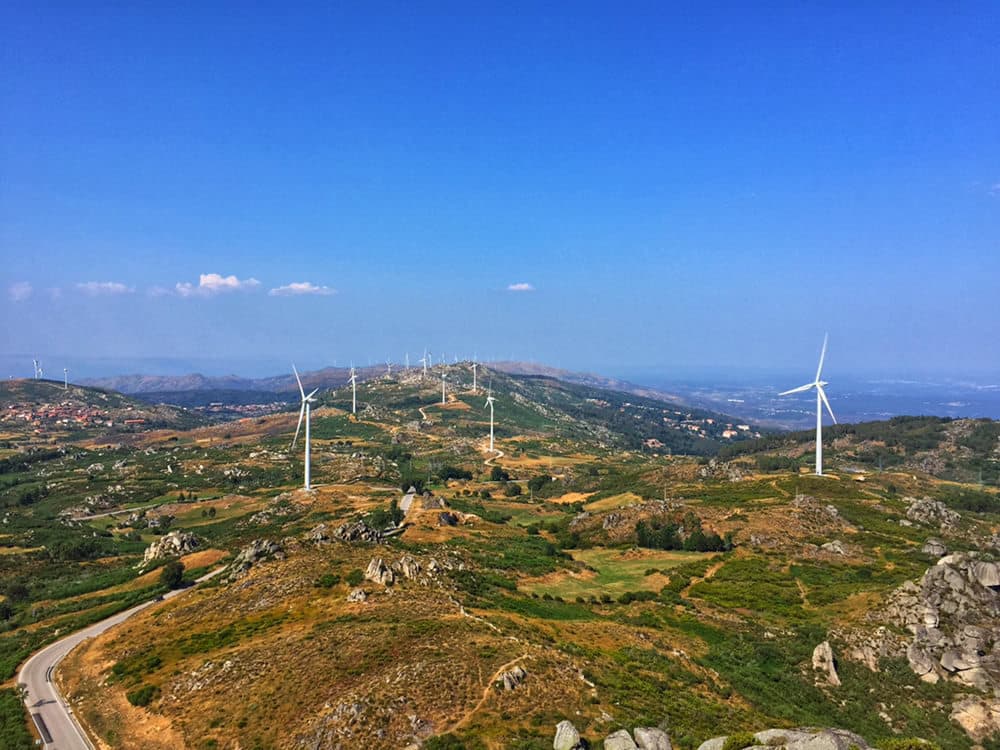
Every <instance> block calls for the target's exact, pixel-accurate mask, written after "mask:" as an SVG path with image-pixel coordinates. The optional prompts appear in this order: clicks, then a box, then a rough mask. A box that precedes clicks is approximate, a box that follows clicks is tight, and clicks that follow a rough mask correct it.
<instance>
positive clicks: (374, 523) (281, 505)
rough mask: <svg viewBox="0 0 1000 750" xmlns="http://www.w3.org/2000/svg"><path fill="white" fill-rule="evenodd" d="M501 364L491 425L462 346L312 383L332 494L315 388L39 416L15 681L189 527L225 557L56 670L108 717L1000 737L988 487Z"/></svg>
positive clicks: (25, 491) (129, 731) (334, 739)
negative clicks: (386, 371)
mask: <svg viewBox="0 0 1000 750" xmlns="http://www.w3.org/2000/svg"><path fill="white" fill-rule="evenodd" d="M442 372H444V374H445V375H446V376H447V379H446V385H447V389H448V390H447V399H446V403H444V404H441V403H440V394H441V390H440V387H441V386H440V383H441V374H442ZM482 374H483V371H481V375H482ZM491 375H492V386H493V392H494V394H495V395H496V398H497V402H496V427H497V429H496V438H497V443H496V447H497V453H496V454H493V455H491V454H489V453H488V450H487V447H488V444H487V440H486V436H487V433H488V419H489V413H488V411H486V410H485V409H484V408H483V402H484V400H485V394H484V393H482V392H481V391H480V392H478V393H472V392H471V373H468V372H467V369H466V368H464V367H461V366H459V367H448V368H445V369H436V371H435V372H434V373H432V374H431V375H430V376H428V378H426V380H424V379H421V377H420V374H419V373H410V374H409V375H407V374H402V375H401V376H400V377H396V376H394V377H393V378H386V377H384V376H383V377H381V378H376V379H373V380H371V381H368V382H366V383H363V384H361V385H360V386H359V388H358V414H357V415H356V416H353V415H351V414H350V413H349V407H350V391H349V390H346V389H344V388H339V389H336V390H334V391H332V392H330V391H326V392H321V393H320V394H319V397H320V402H319V403H318V404H317V405H316V409H315V411H314V414H313V423H312V426H313V429H312V438H313V454H312V458H313V465H312V469H313V481H314V483H315V489H313V490H312V491H309V492H306V491H303V490H301V489H299V487H300V486H301V478H302V443H301V442H300V443H299V446H298V447H297V448H296V450H295V452H294V453H290V452H289V443H290V441H291V436H292V433H293V432H294V429H295V423H296V419H297V416H298V414H297V412H295V411H285V412H280V413H275V414H269V415H265V416H261V417H254V418H245V419H239V420H234V421H229V422H226V423H224V424H218V425H205V426H199V427H196V428H193V429H169V430H156V431H149V432H145V433H142V434H139V435H136V436H135V438H134V439H133V440H131V441H126V442H116V443H113V444H106V443H96V444H87V443H84V444H79V445H75V446H72V447H71V448H70V449H67V450H61V451H58V450H57V451H48V452H24V451H23V449H25V448H26V447H29V446H30V444H29V441H28V439H27V438H21V439H14V440H13V441H12V445H13V448H12V450H14V451H17V452H18V455H19V456H20V459H19V460H18V461H15V462H11V463H10V464H9V465H8V466H7V468H6V470H5V471H4V473H2V474H0V504H2V506H3V507H2V509H0V514H2V520H3V524H4V526H3V530H4V533H3V535H2V536H0V552H3V554H0V578H2V580H3V581H4V582H5V584H4V586H5V588H4V589H3V594H4V598H3V600H2V601H0V607H3V625H2V628H0V668H2V669H3V673H2V675H0V677H3V678H5V677H9V676H10V675H11V674H13V671H14V669H15V667H16V665H17V664H18V663H19V662H20V661H21V660H22V659H23V658H24V657H25V656H26V655H27V654H28V653H31V651H33V650H34V649H36V648H38V647H39V646H40V645H41V644H43V643H46V642H48V641H50V640H52V639H53V638H55V637H56V634H57V633H59V632H68V631H71V630H73V629H74V628H76V627H79V626H80V624H81V623H86V622H92V621H94V620H96V619H99V618H100V617H102V616H104V615H105V614H107V613H109V612H113V611H118V610H120V609H123V608H125V607H127V606H128V605H129V604H130V603H133V602H135V601H136V600H141V598H143V597H145V598H149V597H151V596H153V595H155V593H156V592H157V591H160V590H162V589H161V588H159V578H158V575H159V574H158V571H157V566H159V565H161V564H162V563H163V561H164V560H165V559H167V558H164V557H155V555H157V554H163V553H165V554H167V555H169V553H170V550H172V549H177V548H178V547H177V546H175V543H176V545H179V548H180V552H181V553H182V554H183V555H184V556H183V557H182V559H183V560H184V562H185V564H186V566H187V572H186V575H187V576H188V578H189V579H190V578H191V577H193V576H195V575H197V573H198V572H199V571H203V570H205V569H207V567H208V566H210V565H212V564H214V563H215V561H219V560H221V561H222V562H224V563H226V564H227V565H228V568H227V571H226V572H225V573H224V574H223V575H221V576H219V577H218V578H216V579H214V581H213V582H212V583H211V584H205V585H203V586H202V587H200V588H199V589H198V590H196V591H193V592H191V593H189V594H187V595H185V597H182V598H179V599H177V600H174V601H169V602H163V603H160V604H157V605H155V606H153V607H151V608H150V609H149V610H147V611H145V612H143V613H142V614H140V615H137V616H136V617H135V618H134V619H132V620H129V621H128V622H127V623H125V624H124V625H122V626H120V627H118V628H115V629H113V630H111V631H109V632H108V633H107V634H106V635H104V636H101V637H99V638H97V639H94V640H93V641H89V642H87V643H86V644H84V645H83V646H82V647H80V648H79V649H77V650H76V651H74V652H73V653H72V654H71V655H70V657H68V658H67V659H66V660H65V661H64V662H63V663H62V664H61V666H60V667H59V670H58V673H57V680H58V681H59V682H60V684H61V685H62V687H63V690H64V692H65V694H66V696H67V698H68V700H69V701H70V703H71V705H72V706H73V709H74V712H75V714H76V715H77V716H79V717H81V719H82V720H83V721H84V723H85V725H86V726H87V728H88V729H89V730H90V732H91V733H92V735H93V736H95V737H96V738H97V739H98V741H99V742H100V743H103V744H102V745H101V746H102V747H114V748H139V747H142V748H167V747H170V748H176V747H192V748H202V747H228V748H237V747H241V748H248V747H259V748H300V747H330V748H336V747H343V748H352V747H371V748H400V747H424V748H427V750H434V748H438V750H440V748H443V747H448V748H462V747H465V748H469V749H470V750H471V749H473V748H476V749H480V750H481V749H482V748H543V747H544V748H549V747H552V735H553V729H554V727H555V726H556V724H557V723H559V722H560V721H562V720H564V719H571V720H572V722H573V723H574V725H575V726H576V727H578V728H579V729H580V730H581V732H582V733H583V735H584V736H585V737H587V738H588V739H590V740H591V741H593V742H597V741H599V740H600V739H601V738H603V737H606V736H607V735H609V734H610V733H611V732H613V731H615V730H618V729H621V728H631V727H635V726H653V727H656V726H662V727H666V728H668V730H669V734H670V737H671V739H672V741H673V746H674V747H676V748H679V749H680V750H695V748H697V747H698V745H699V744H700V743H701V742H702V740H704V739H706V738H708V737H712V736H716V735H718V734H720V733H732V732H740V731H746V730H755V729H759V728H761V727H764V726H777V727H793V726H830V725H835V726H841V727H844V728H847V729H850V730H853V731H856V732H860V733H861V734H863V735H864V736H866V737H868V738H870V739H872V740H873V741H879V742H881V741H884V740H886V739H889V738H892V737H899V736H904V737H905V736H920V737H925V738H929V739H933V740H934V741H935V742H936V743H938V744H939V745H940V746H941V747H942V748H945V749H946V750H951V749H955V750H959V749H961V750H965V749H966V748H971V747H972V746H973V745H974V744H976V743H979V744H982V745H983V746H984V747H993V745H991V744H990V743H991V742H996V741H997V739H993V740H991V739H989V738H990V736H991V734H994V735H995V736H996V737H1000V735H997V734H996V733H1000V726H996V727H992V726H991V725H990V724H989V722H990V721H991V719H990V718H989V717H990V716H991V714H990V710H991V709H990V706H991V705H992V704H991V703H990V701H995V698H994V697H992V696H993V691H994V690H995V689H997V688H998V687H1000V662H997V660H996V659H995V658H994V656H995V655H996V654H997V653H1000V652H998V651H997V648H998V646H997V644H998V643H1000V629H997V628H996V622H998V621H1000V593H998V592H997V591H996V588H997V587H1000V567H998V566H996V565H995V562H996V560H997V559H998V558H1000V546H998V545H1000V535H998V534H997V531H998V524H1000V509H998V506H997V498H998V497H1000V495H998V493H997V491H996V490H995V489H994V488H992V487H990V486H986V487H982V488H980V487H976V486H972V485H968V484H964V485H958V484H955V483H954V482H946V481H942V480H941V479H939V478H937V477H936V476H934V475H932V474H931V473H929V472H926V471H921V470H911V468H910V466H909V463H908V462H909V461H910V460H911V458H913V457H915V456H916V453H914V455H913V457H910V456H909V454H906V457H904V460H903V462H901V463H899V464H897V465H893V466H888V465H885V466H884V467H883V471H882V472H881V473H879V472H877V471H868V472H866V473H865V474H864V476H865V481H864V482H855V481H850V478H851V477H852V476H860V475H856V474H850V473H848V472H845V471H840V469H842V468H850V467H851V466H853V464H852V463H850V462H849V459H848V444H847V443H845V444H844V446H845V447H844V448H843V450H844V451H845V452H844V454H843V456H840V455H839V454H836V453H835V452H834V453H833V454H832V456H833V457H832V458H831V461H832V462H833V464H832V467H833V469H832V471H831V475H830V476H828V477H824V478H815V477H811V476H808V475H804V474H800V473H799V472H798V471H797V464H796V463H794V462H793V463H789V464H781V462H780V461H779V462H778V463H776V464H774V465H772V464H768V461H769V460H777V459H778V458H789V459H794V461H801V462H806V461H807V460H808V456H807V452H808V441H807V440H805V437H806V436H805V435H802V436H799V439H793V438H785V437H781V438H780V439H781V440H786V442H785V443H779V442H773V443H772V442H768V441H777V440H779V438H777V437H774V438H764V439H761V440H759V441H753V440H745V441H743V442H740V443H733V444H732V445H730V446H728V447H724V448H723V450H722V453H723V455H724V456H725V458H722V459H720V458H717V457H713V458H710V457H709V454H711V453H712V452H713V451H715V450H717V449H718V447H719V445H720V440H719V438H717V437H715V436H714V435H713V434H712V432H711V431H712V430H716V429H719V425H718V424H717V421H719V420H720V419H721V417H720V416H719V415H711V413H708V412H696V411H691V410H685V409H684V408H682V407H680V408H678V407H676V405H672V404H667V403H665V402H663V401H660V400H655V399H644V398H642V397H638V396H635V395H631V394H624V393H614V392H610V391H606V390H600V389H597V388H594V387H591V386H587V385H579V384H570V383H565V382H562V381H559V380H554V379H552V378H549V377H543V376H514V375H508V374H504V373H498V372H493V373H489V372H487V373H486V374H485V376H484V377H485V379H486V382H490V380H489V379H490V377H491ZM708 420H712V422H709V421H708ZM953 424H954V423H942V425H941V426H940V429H941V430H943V431H944V433H945V434H946V435H947V434H949V430H955V431H957V432H955V433H954V434H952V435H951V437H950V438H949V440H950V441H951V443H947V444H949V445H950V444H954V445H956V446H958V447H957V448H956V451H958V453H956V455H959V454H960V453H961V451H964V450H965V449H967V448H968V449H969V450H971V451H973V454H971V455H972V456H975V455H979V454H978V453H976V452H975V451H976V450H978V449H976V448H973V447H970V446H967V445H965V444H963V443H962V442H961V441H962V440H965V441H966V442H969V441H970V440H971V441H972V443H973V444H974V445H979V432H977V429H978V427H977V426H976V425H972V427H971V429H968V430H966V428H965V427H962V426H959V427H955V426H953ZM692 426H693V428H694V429H692ZM862 427H863V428H864V429H869V428H867V427H864V426H855V427H851V426H847V427H845V431H846V430H849V429H859V428H862ZM911 427H912V431H916V430H917V428H916V427H915V426H913V425H908V424H903V425H902V426H899V427H898V428H897V427H893V426H890V425H887V426H885V427H884V430H885V431H886V433H885V434H884V435H882V437H881V438H880V439H881V440H882V442H885V443H886V444H887V446H888V447H893V448H895V449H898V450H903V451H905V450H908V449H907V448H906V447H905V446H903V447H901V446H900V445H889V444H890V443H891V442H892V439H893V438H892V436H893V435H894V434H895V435H896V439H897V440H898V442H900V443H905V444H906V446H909V445H910V444H911V443H912V442H913V441H914V440H915V439H916V438H915V434H911ZM937 429H938V428H937V427H934V429H933V430H931V432H934V431H935V430H937ZM984 429H985V428H984ZM989 429H992V427H990V428H989ZM654 430H660V431H661V432H659V433H656V432H653V431H654ZM702 432H704V435H702V434H701V433H702ZM656 434H660V435H661V437H662V441H663V444H662V445H661V446H659V447H657V446H655V445H654V446H652V447H650V446H648V445H647V444H646V441H647V440H649V439H650V438H651V437H653V438H654V439H660V438H655V435H656ZM935 434H936V433H935ZM848 435H850V433H849V432H847V433H846V435H840V436H837V437H836V438H835V439H832V442H834V443H839V442H840V441H843V440H846V439H847V436H848ZM854 439H855V438H851V440H854ZM669 440H676V441H678V442H676V443H675V444H674V447H673V450H672V452H673V455H670V453H671V449H670V448H669V447H668V445H667V442H666V441H669ZM684 441H686V442H684ZM851 445H853V443H852V444H851ZM941 445H943V444H942V443H941V442H940V441H939V442H937V443H935V446H938V447H940V446H941ZM751 446H753V447H751ZM681 450H685V451H689V452H690V453H694V454H698V453H702V452H704V453H705V455H679V453H680V451H681ZM851 450H856V446H855V447H853V448H851ZM782 451H786V452H787V453H788V455H784V456H783V454H782ZM961 455H962V456H963V457H965V454H964V453H961ZM963 460H964V459H963ZM779 464H780V465H779ZM411 486H413V487H414V488H415V489H416V490H417V492H415V493H413V494H411V495H407V496H404V495H403V492H402V491H401V490H402V489H403V488H409V487H411ZM968 492H975V493H978V495H977V497H981V498H985V500H983V502H979V501H977V502H975V503H972V502H968V498H969V497H970V496H969V495H967V494H963V493H968ZM172 532H177V534H176V535H175V536H174V537H171V536H169V534H170V533H172ZM168 540H173V541H168ZM144 551H146V555H147V556H149V557H150V560H149V561H148V562H147V563H146V564H145V565H143V552H144ZM148 571H152V572H148ZM994 574H996V576H997V579H996V581H995V582H994V579H993V577H992V576H994ZM928 612H933V613H935V617H937V618H938V621H937V622H938V625H937V626H936V628H937V630H936V631H935V632H936V633H937V635H933V638H931V637H930V636H928V635H927V634H928V632H930V631H929V630H928V629H927V628H926V626H925V625H923V624H922V623H923V622H924V620H923V619H919V618H924V617H926V616H929V615H927V614H926V613H928ZM915 613H916V614H915ZM956 613H957V614H956ZM918 615H919V618H918V619H919V622H918V620H914V619H913V618H914V617H917V616H918ZM918 624H920V626H919V627H917V625H918ZM921 628H923V629H921ZM968 633H974V634H976V639H974V641H970V640H969V637H967V634H968ZM823 644H827V647H824V646H823ZM827 653H829V654H830V657H829V658H828V657H825V656H824V654H827ZM824 659H825V661H824ZM814 665H815V666H814ZM518 670H523V672H521V671H518ZM2 695H3V693H2V692H0V697H2ZM29 698H30V697H29ZM984 712H985V713H984ZM984 716H985V717H986V718H983V717H984ZM598 746H599V745H598Z"/></svg>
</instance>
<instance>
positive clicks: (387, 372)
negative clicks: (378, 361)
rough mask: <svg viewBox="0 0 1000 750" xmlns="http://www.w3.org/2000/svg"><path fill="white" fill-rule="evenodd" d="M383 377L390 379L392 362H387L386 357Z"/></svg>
mask: <svg viewBox="0 0 1000 750" xmlns="http://www.w3.org/2000/svg"><path fill="white" fill-rule="evenodd" d="M385 376H386V377H387V378H391V377H392V362H390V361H389V358H388V357H386V358H385Z"/></svg>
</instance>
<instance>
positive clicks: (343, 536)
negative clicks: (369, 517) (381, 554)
mask: <svg viewBox="0 0 1000 750" xmlns="http://www.w3.org/2000/svg"><path fill="white" fill-rule="evenodd" d="M333 535H334V536H335V537H336V538H337V539H339V540H341V541H342V542H381V541H382V532H381V531H379V530H377V529H373V528H372V527H371V526H369V525H368V524H366V523H365V522H364V521H352V522H350V523H345V524H341V525H340V526H338V527H337V530H336V531H334V532H333Z"/></svg>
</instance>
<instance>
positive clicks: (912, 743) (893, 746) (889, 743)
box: [876, 737, 941, 750]
mask: <svg viewBox="0 0 1000 750" xmlns="http://www.w3.org/2000/svg"><path fill="white" fill-rule="evenodd" d="M876 747H878V749H879V750H941V748H940V747H939V746H938V745H936V744H935V743H933V742H928V741H927V740H922V739H920V738H919V737H891V738H889V739H887V740H882V741H881V742H879V743H877V744H876Z"/></svg>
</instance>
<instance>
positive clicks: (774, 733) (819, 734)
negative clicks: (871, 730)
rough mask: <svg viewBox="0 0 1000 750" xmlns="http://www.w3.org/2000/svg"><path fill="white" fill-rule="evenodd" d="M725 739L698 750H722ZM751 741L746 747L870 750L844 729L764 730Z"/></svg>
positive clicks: (708, 743)
mask: <svg viewBox="0 0 1000 750" xmlns="http://www.w3.org/2000/svg"><path fill="white" fill-rule="evenodd" d="M727 739H728V737H713V738H712V739H710V740H707V741H706V742H703V743H701V745H700V746H699V747H698V750H722V746H723V745H724V744H725V743H726V740H727ZM782 740H784V742H782ZM753 741H754V743H757V744H753V745H748V746H747V747H757V746H759V745H768V746H774V747H784V748H785V749H786V750H871V746H870V745H869V744H868V743H867V742H866V741H865V738H864V737H861V736H860V735H857V734H855V733H854V732H849V731H847V730H846V729H810V728H799V729H765V730H764V731H762V732H757V734H755V735H753ZM738 750H745V748H739V749H738Z"/></svg>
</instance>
